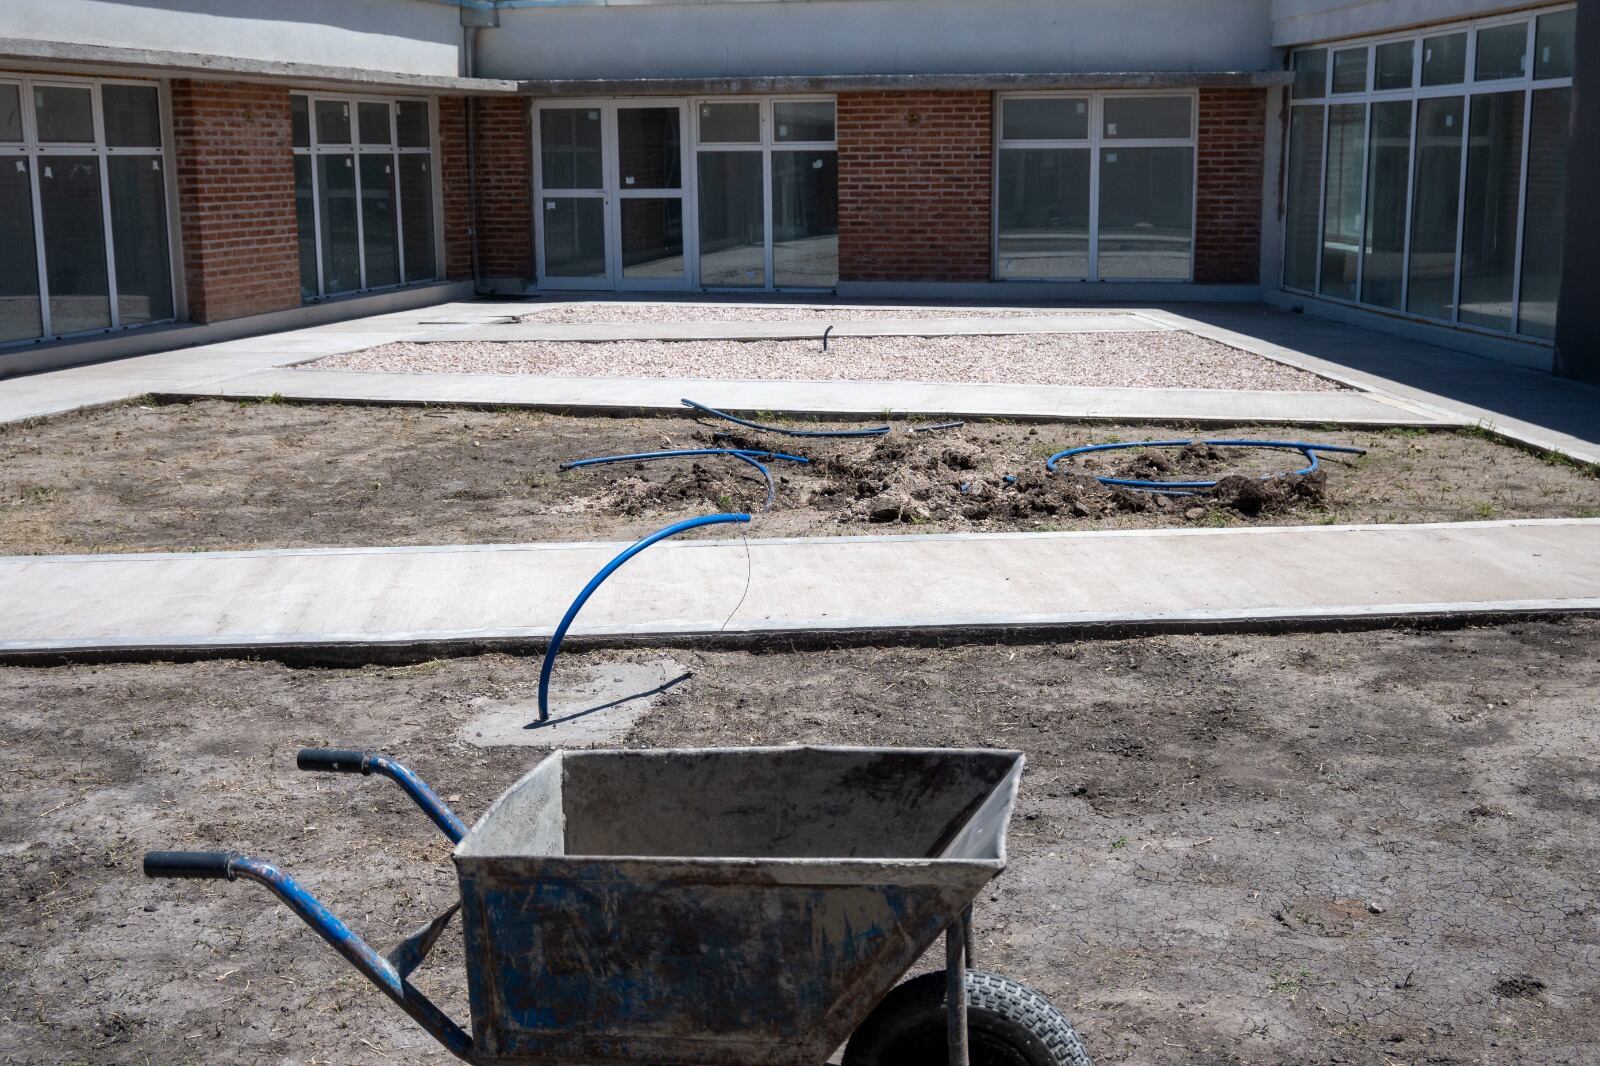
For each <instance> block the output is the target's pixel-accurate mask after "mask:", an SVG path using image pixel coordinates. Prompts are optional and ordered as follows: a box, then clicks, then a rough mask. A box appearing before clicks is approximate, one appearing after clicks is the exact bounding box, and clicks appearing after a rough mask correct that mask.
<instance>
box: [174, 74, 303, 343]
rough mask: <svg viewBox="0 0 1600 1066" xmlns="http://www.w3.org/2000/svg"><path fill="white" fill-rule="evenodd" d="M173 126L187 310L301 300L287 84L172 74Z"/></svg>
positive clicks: (240, 310) (222, 313) (228, 310)
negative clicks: (184, 77)
mask: <svg viewBox="0 0 1600 1066" xmlns="http://www.w3.org/2000/svg"><path fill="white" fill-rule="evenodd" d="M172 131H173V160H174V171H175V174H176V177H177V191H178V212H179V219H180V223H181V226H182V234H183V272H184V280H185V282H186V284H187V287H188V294H189V316H190V317H191V318H192V319H194V320H195V321H196V322H218V321H221V320H223V319H228V318H239V317H241V316H244V315H255V314H261V313H263V312H266V311H278V310H283V309H285V308H290V307H298V306H300V259H299V235H298V229H297V226H296V220H295V206H294V156H293V149H292V146H291V140H290V138H291V136H292V131H291V128H290V116H289V90H288V89H287V88H284V87H281V86H280V87H275V86H268V85H249V84H244V83H236V82H211V81H191V80H176V81H174V82H173V83H172Z"/></svg>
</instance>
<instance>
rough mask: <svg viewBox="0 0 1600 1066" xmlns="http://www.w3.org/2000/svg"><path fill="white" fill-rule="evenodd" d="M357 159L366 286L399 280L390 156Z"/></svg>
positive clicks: (392, 159)
mask: <svg viewBox="0 0 1600 1066" xmlns="http://www.w3.org/2000/svg"><path fill="white" fill-rule="evenodd" d="M357 158H358V159H360V160H361V163H360V168H359V169H360V171H361V247H362V250H363V251H365V252H366V257H367V281H366V287H367V288H369V289H378V288H382V287H384V286H385V285H398V284H399V283H400V246H399V244H398V242H397V241H396V240H395V222H394V217H395V203H394V181H395V178H394V156H392V155H389V154H388V153H387V152H385V153H383V154H382V155H362V156H357Z"/></svg>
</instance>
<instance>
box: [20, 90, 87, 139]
mask: <svg viewBox="0 0 1600 1066" xmlns="http://www.w3.org/2000/svg"><path fill="white" fill-rule="evenodd" d="M33 118H34V122H35V123H36V124H37V128H38V131H39V140H41V141H46V142H49V143H53V144H89V143H93V141H94V97H93V96H92V94H91V93H90V92H89V90H88V89H87V88H85V87H82V86H76V85H36V86H34V88H33Z"/></svg>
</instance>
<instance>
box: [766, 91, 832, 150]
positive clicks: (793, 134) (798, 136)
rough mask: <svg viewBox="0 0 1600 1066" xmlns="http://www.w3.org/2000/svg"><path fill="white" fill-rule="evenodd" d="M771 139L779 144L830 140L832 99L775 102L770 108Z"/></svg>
mask: <svg viewBox="0 0 1600 1066" xmlns="http://www.w3.org/2000/svg"><path fill="white" fill-rule="evenodd" d="M772 125H773V131H772V139H773V140H774V141H778V142H779V143H785V142H788V143H798V142H801V141H831V140H833V101H832V100H789V101H784V100H779V101H776V102H775V103H774V104H773V105H772Z"/></svg>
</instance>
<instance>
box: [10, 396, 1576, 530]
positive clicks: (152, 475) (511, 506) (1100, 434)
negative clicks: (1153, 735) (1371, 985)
mask: <svg viewBox="0 0 1600 1066" xmlns="http://www.w3.org/2000/svg"><path fill="white" fill-rule="evenodd" d="M793 425H803V426H805V427H807V428H816V425H817V424H815V423H803V424H802V423H795V424H793ZM926 425H927V423H907V422H896V423H894V425H893V432H892V433H891V434H890V435H889V436H887V437H885V438H862V439H853V440H831V439H802V438H794V437H785V436H779V435H776V434H763V433H755V432H752V431H747V430H743V429H741V428H740V427H737V426H734V425H732V424H730V423H726V422H720V421H716V420H708V421H705V422H703V423H697V422H695V421H693V420H690V419H688V418H659V417H658V418H579V417H567V416H558V415H548V414H540V413H536V412H528V411H505V412H496V411H473V410H455V409H450V410H446V409H432V410H430V409H426V408H416V407H392V408H385V407H363V406H337V405H304V406H302V405H291V404H272V403H263V404H236V403H227V402H221V401H205V402H198V403H193V404H174V405H169V406H160V405H154V404H128V405H124V406H120V407H113V408H106V409H102V410H98V411H91V412H85V413H78V414H72V415H64V416H61V417H57V418H52V419H48V420H45V421H41V422H36V423H32V424H18V425H10V426H0V554H34V553H83V552H124V551H183V550H224V549H240V548H296V547H319V546H347V545H348V546H360V545H404V544H461V543H466V544H472V543H507V542H520V541H539V540H593V539H623V538H632V537H636V536H640V535H642V534H644V533H647V532H649V531H651V530H654V529H656V528H659V527H660V526H661V525H664V524H666V523H667V522H670V521H676V520H678V519H682V518H687V517H690V516H693V515H698V514H705V513H707V512H708V511H712V510H728V509H733V508H742V509H748V510H752V511H754V512H757V519H756V522H755V523H754V524H753V526H752V529H751V532H752V533H753V534H754V535H757V536H826V535H840V534H861V533H871V532H878V531H882V530H888V529H892V530H894V531H898V532H928V533H946V532H968V531H993V530H1077V529H1117V528H1132V527H1183V526H1196V525H1201V526H1205V525H1232V524H1297V523H1301V524H1304V523H1334V522H1454V521H1466V520H1474V519H1486V518H1520V517H1529V518H1540V517H1571V516H1578V517H1585V516H1594V515H1600V479H1596V478H1595V477H1593V476H1589V474H1588V473H1587V472H1584V471H1579V470H1576V469H1573V468H1572V467H1570V466H1567V465H1562V464H1559V463H1552V462H1546V461H1541V460H1540V459H1539V458H1538V457H1536V456H1533V455H1529V454H1527V453H1525V452H1522V451H1519V450H1517V449H1514V448H1511V447H1507V446H1504V445H1500V444H1497V443H1495V442H1493V441H1491V440H1487V439H1484V438H1482V437H1480V436H1474V435H1471V434H1462V433H1423V432H1419V431H1394V432H1384V431H1374V430H1342V429H1334V428H1308V427H1292V426H1276V425H1263V426H1249V427H1208V428H1206V429H1204V430H1193V429H1190V430H1184V429H1181V428H1175V427H1172V426H1148V425H1143V426H1141V425H1114V424H1094V425H1085V424H1078V425H1045V426H1026V425H1015V424H1005V423H971V424H968V425H965V426H963V427H960V428H958V429H950V430H937V431H930V432H916V433H914V432H911V429H912V428H913V427H925V426H926ZM1240 435H1247V436H1251V437H1259V438H1268V439H1272V438H1279V439H1282V438H1296V439H1307V440H1313V441H1320V442H1324V443H1330V442H1332V443H1341V444H1351V445H1356V446H1359V447H1363V448H1367V449H1369V451H1368V454H1367V455H1365V456H1364V457H1352V456H1328V457H1326V458H1325V459H1324V461H1323V470H1322V471H1319V473H1318V474H1317V475H1315V476H1312V477H1307V478H1294V477H1287V478H1283V477H1279V478H1273V479H1271V480H1265V481H1263V480H1261V479H1259V477H1257V476H1256V475H1260V474H1264V473H1283V472H1287V471H1293V470H1294V469H1296V468H1297V467H1298V466H1300V465H1302V464H1303V463H1304V461H1305V460H1304V459H1303V457H1302V456H1301V455H1300V454H1299V453H1298V452H1277V451H1245V450H1239V449H1226V450H1221V449H1212V448H1190V449H1184V450H1177V449H1169V450H1158V451H1143V452H1133V451H1128V452H1110V453H1101V454H1100V455H1096V456H1085V457H1082V458H1081V459H1078V460H1074V461H1072V462H1070V463H1064V464H1062V465H1061V466H1060V467H1058V470H1060V471H1061V473H1060V474H1058V475H1047V474H1045V472H1044V460H1045V458H1046V457H1047V456H1049V455H1051V454H1053V453H1055V452H1058V451H1061V450H1062V449H1065V448H1069V447H1074V446H1077V445H1082V444H1088V443H1091V442H1097V441H1116V440H1124V441H1128V440H1142V439H1152V438H1154V439H1172V438H1175V437H1185V436H1206V437H1213V438H1226V437H1231V436H1240ZM711 446H716V447H740V446H751V447H756V448H761V449H774V450H788V451H792V452H797V453H799V454H801V455H805V456H809V457H810V458H811V459H812V460H813V461H812V463H810V464H809V465H804V466H802V465H797V464H793V463H787V462H782V461H774V462H773V463H771V464H770V466H771V469H772V472H773V475H774V477H775V478H776V479H777V486H776V494H775V495H776V499H775V502H774V504H773V507H772V509H771V510H770V511H763V510H762V508H763V507H764V505H765V501H766V485H765V483H764V482H763V481H762V479H761V477H760V475H759V474H758V473H757V472H756V471H755V470H753V469H751V468H750V467H747V466H745V465H743V464H742V463H739V462H737V461H735V460H731V459H727V458H724V457H717V458H702V459H692V460H672V461H665V462H652V463H623V464H617V465H610V466H599V467H589V468H584V469H579V470H573V471H569V472H562V471H560V470H559V469H558V467H559V466H560V464H561V463H563V462H566V461H568V460H572V459H578V458H581V457H585V456H594V455H607V454H618V453H633V452H642V451H654V450H660V449H676V448H697V447H711ZM1085 473H1094V474H1102V475H1104V474H1115V475H1132V476H1142V477H1153V478H1158V479H1162V480H1171V479H1174V478H1178V479H1188V480H1212V479H1220V480H1219V484H1218V487H1217V490H1216V491H1215V492H1207V493H1202V494H1200V495H1197V496H1193V497H1166V496H1157V495H1151V494H1149V493H1140V492H1130V491H1126V490H1122V489H1115V488H1107V487H1104V486H1102V485H1100V484H1099V483H1098V482H1096V481H1094V480H1093V479H1092V478H1090V477H1086V476H1083V475H1084V474H1085ZM1007 476H1011V477H1015V478H1017V481H1016V483H1014V484H1012V483H1008V482H1007V481H1006V480H1005V479H1006V477H1007Z"/></svg>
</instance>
